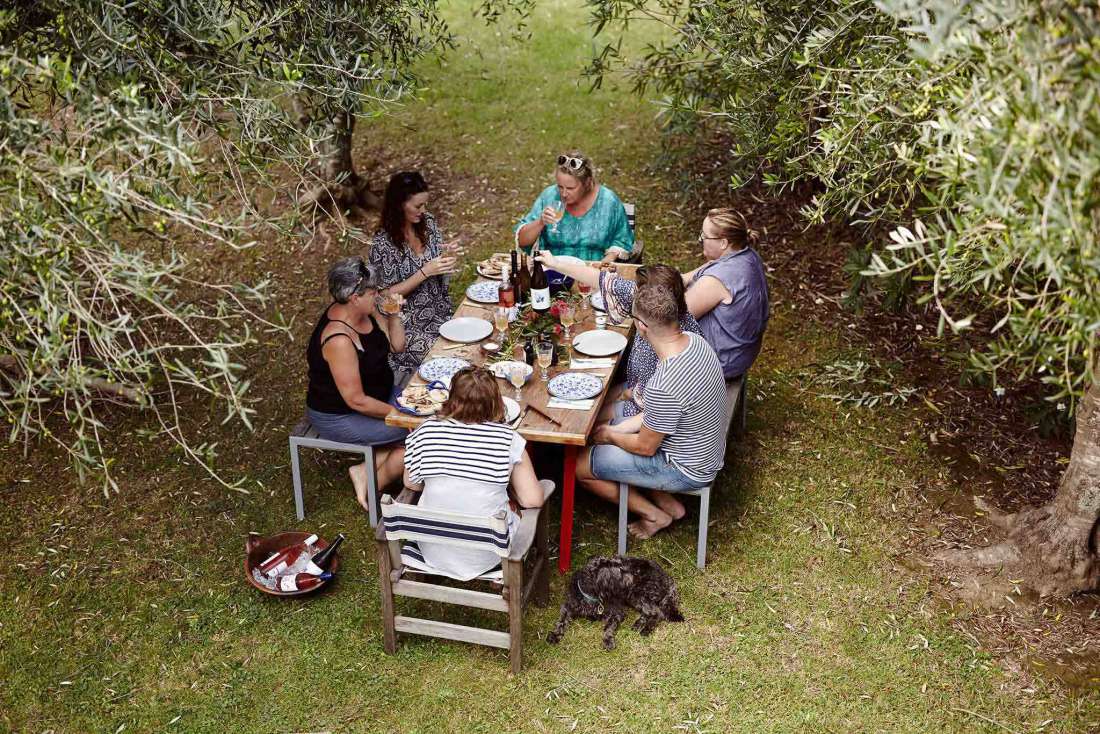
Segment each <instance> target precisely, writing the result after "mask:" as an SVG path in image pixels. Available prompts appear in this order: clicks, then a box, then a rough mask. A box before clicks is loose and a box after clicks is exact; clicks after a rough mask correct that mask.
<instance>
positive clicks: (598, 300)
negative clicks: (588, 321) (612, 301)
mask: <svg viewBox="0 0 1100 734" xmlns="http://www.w3.org/2000/svg"><path fill="white" fill-rule="evenodd" d="M588 300H589V301H591V302H592V308H594V309H596V310H597V311H606V310H607V306H606V305H604V302H603V294H602V293H600V292H599V291H592V295H590V296H589V297H588Z"/></svg>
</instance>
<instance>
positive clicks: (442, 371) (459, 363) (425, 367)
mask: <svg viewBox="0 0 1100 734" xmlns="http://www.w3.org/2000/svg"><path fill="white" fill-rule="evenodd" d="M469 366H470V363H469V362H467V361H466V360H464V359H460V358H459V357H436V358H435V359H429V360H428V361H427V362H425V363H424V364H422V365H420V369H418V370H417V371H416V374H418V375H420V376H421V377H422V378H424V379H425V380H427V381H428V382H431V381H432V380H439V381H440V382H442V383H443V384H444V385H450V384H451V378H452V377H454V375H455V373H456V372H458V371H459V370H460V369H463V368H464V367H469Z"/></svg>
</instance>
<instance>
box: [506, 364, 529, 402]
mask: <svg viewBox="0 0 1100 734" xmlns="http://www.w3.org/2000/svg"><path fill="white" fill-rule="evenodd" d="M508 382H510V383H512V387H514V388H515V389H516V402H517V403H518V402H519V401H520V400H521V399H522V398H521V396H520V393H519V390H520V388H521V387H523V383H525V382H527V365H526V364H525V363H523V362H514V363H512V365H511V366H509V367H508Z"/></svg>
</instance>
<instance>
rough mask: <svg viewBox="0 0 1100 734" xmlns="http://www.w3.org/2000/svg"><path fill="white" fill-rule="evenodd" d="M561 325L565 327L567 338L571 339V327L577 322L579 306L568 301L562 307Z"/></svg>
mask: <svg viewBox="0 0 1100 734" xmlns="http://www.w3.org/2000/svg"><path fill="white" fill-rule="evenodd" d="M560 314H561V315H560V318H561V325H562V326H563V327H564V328H565V338H566V340H567V341H568V340H569V328H570V327H571V326H573V324H575V323H576V322H577V307H576V306H574V305H573V304H572V303H567V304H565V305H564V306H562V307H561V311H560Z"/></svg>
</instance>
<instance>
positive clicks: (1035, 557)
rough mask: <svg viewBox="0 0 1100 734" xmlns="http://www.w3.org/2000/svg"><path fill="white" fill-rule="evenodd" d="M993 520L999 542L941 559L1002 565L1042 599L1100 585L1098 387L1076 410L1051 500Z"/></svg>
mask: <svg viewBox="0 0 1100 734" xmlns="http://www.w3.org/2000/svg"><path fill="white" fill-rule="evenodd" d="M993 519H994V520H995V524H996V525H998V526H999V527H1002V528H1005V529H1007V530H1008V537H1007V538H1006V540H1005V541H1004V542H1003V543H1000V544H999V545H995V546H992V547H989V548H978V549H975V550H969V551H949V552H947V553H943V554H941V556H940V558H941V559H942V560H946V561H948V562H953V563H959V564H964V565H976V566H993V565H997V566H1003V567H1005V569H1006V570H1009V571H1010V572H1011V573H1012V574H1013V575H1014V576H1015V577H1019V578H1023V579H1024V581H1025V582H1026V583H1027V584H1028V585H1029V586H1031V587H1032V588H1034V589H1035V590H1036V591H1037V592H1038V593H1039V594H1040V595H1042V596H1068V595H1069V594H1073V593H1075V592H1078V591H1092V590H1094V589H1096V588H1098V586H1100V558H1098V557H1097V541H1098V538H1097V527H1098V519H1100V382H1094V383H1093V384H1092V385H1090V386H1089V389H1088V391H1087V392H1086V393H1085V396H1084V399H1083V400H1082V401H1081V404H1080V406H1079V407H1078V412H1077V427H1076V432H1075V434H1074V437H1073V449H1072V451H1071V453H1070V459H1069V465H1068V466H1067V467H1066V471H1065V474H1063V475H1062V480H1061V482H1060V483H1059V485H1058V491H1057V492H1056V493H1055V495H1054V498H1053V499H1052V500H1051V501H1050V502H1048V503H1047V504H1045V505H1043V506H1042V507H1030V508H1027V509H1024V510H1021V511H1020V512H1017V513H1014V514H1011V515H1004V514H1001V513H996V515H995V516H994V518H993Z"/></svg>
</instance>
